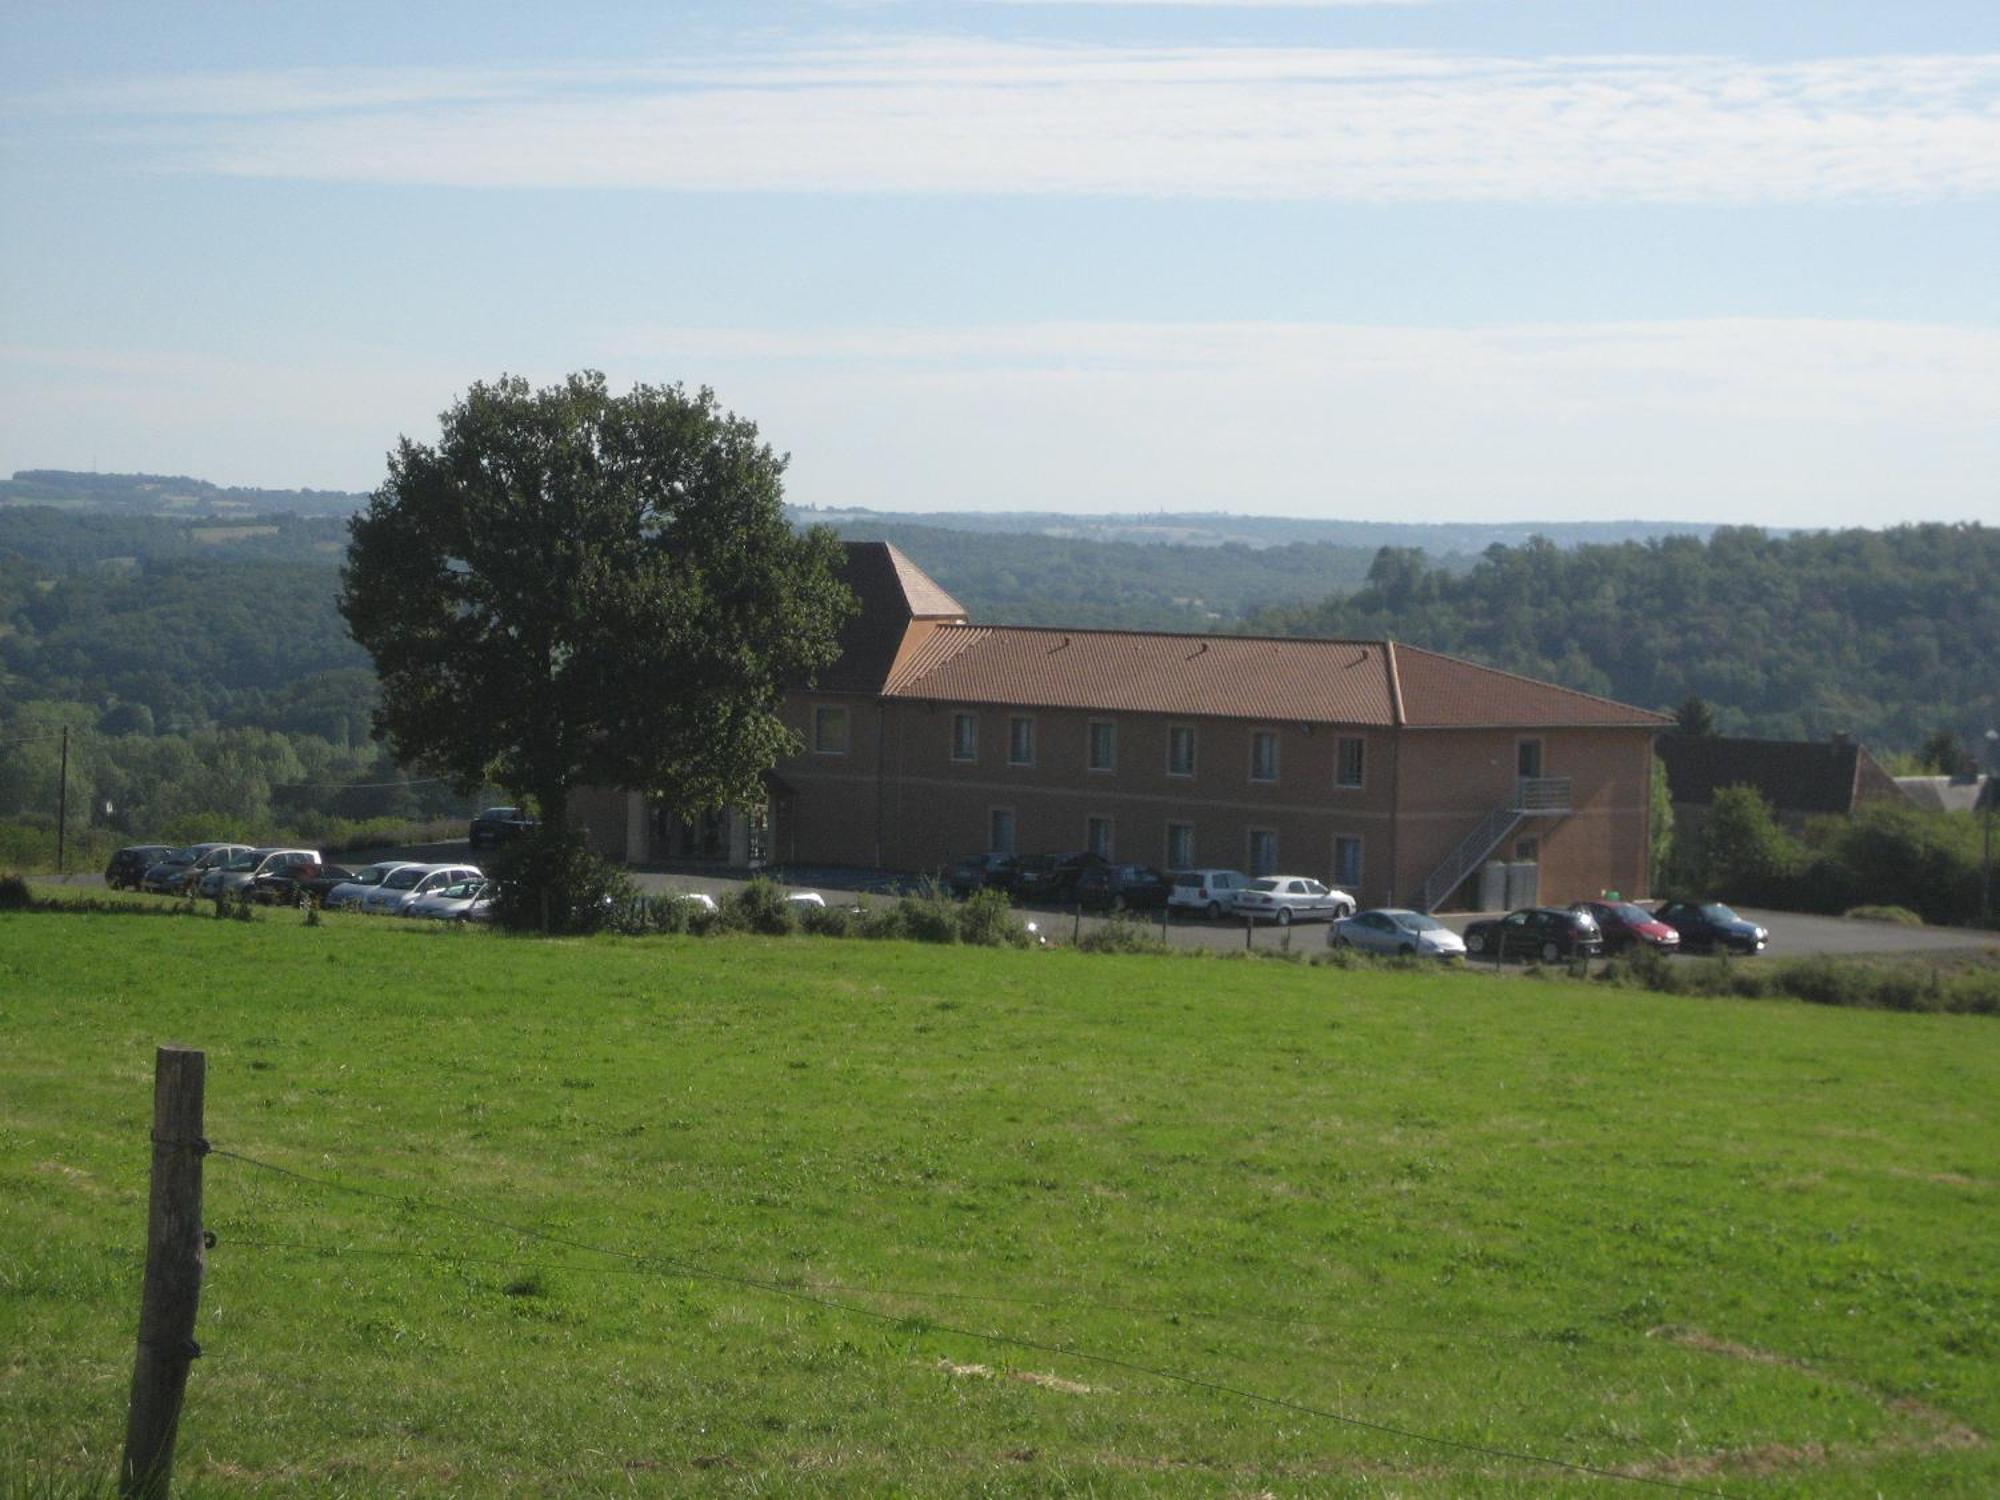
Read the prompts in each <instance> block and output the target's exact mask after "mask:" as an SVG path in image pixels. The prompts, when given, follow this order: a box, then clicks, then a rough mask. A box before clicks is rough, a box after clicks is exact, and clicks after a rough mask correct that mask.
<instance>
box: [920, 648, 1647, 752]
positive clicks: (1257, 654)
mask: <svg viewBox="0 0 2000 1500" xmlns="http://www.w3.org/2000/svg"><path fill="white" fill-rule="evenodd" d="M885 692H886V693H887V695H888V696H890V697H894V698H917V699H923V700H927V701H931V702H949V703H996V704H1016V703H1017V704H1021V705H1023V706H1032V707H1042V708H1080V709H1098V710H1102V711H1104V712H1107V713H1112V712H1119V713H1159V714H1185V715H1189V716H1197V715H1205V716H1210V717H1217V718H1231V719H1267V720H1271V721H1273V722H1279V723H1302V724H1362V725H1380V726H1385V727H1386V726H1388V725H1392V724H1396V723H1399V722H1400V723H1405V724H1409V725H1412V726H1417V727H1422V728H1472V727H1493V726H1516V725H1519V726H1533V727H1538V728H1547V727H1552V726H1558V725H1579V726H1600V725H1602V726H1632V727H1643V728H1653V727H1656V726H1658V725H1660V724H1664V723H1667V722H1670V721H1669V720H1667V719H1666V718H1665V716H1664V715H1661V714H1655V713H1650V712H1648V711H1647V710H1645V709H1641V708H1632V707H1630V706H1628V705H1626V704H1622V703H1614V702H1612V701H1611V700H1610V699H1608V698H1596V697H1592V696H1591V695H1590V694H1588V693H1578V692H1572V691H1571V690H1570V689H1568V688H1561V687H1556V686H1554V685H1553V684H1550V683H1544V682H1535V681H1533V680H1532V679H1530V678H1526V677H1516V676H1514V675H1512V674H1511V673H1507V672H1496V671H1494V670H1493V669H1492V668H1491V667H1482V666H1480V665H1478V664H1477V663H1475V662H1469V661H1462V660H1460V659H1458V658H1457V657H1451V656H1441V655H1439V654H1438V653H1436V652H1434V651H1424V650H1421V649H1418V648H1414V647H1410V646H1403V645H1393V644H1391V643H1389V642H1386V641H1332V640H1313V639H1306V638H1296V637H1283V638H1269V637H1260V636H1229V635H1172V634H1165V633H1160V632H1153V631H1116V630H1046V629H1027V628H1021V627H1005V626H1003V627H994V626H980V625H947V626H943V627H941V628H939V629H938V630H936V631H934V632H933V633H932V634H931V636H930V637H929V639H927V640H926V641H925V642H924V643H923V644H922V645H921V646H919V647H918V648H917V649H916V650H915V651H914V652H912V653H911V655H910V656H909V657H908V658H906V659H905V661H904V662H903V664H902V666H901V667H900V668H899V670H898V671H897V673H896V675H895V677H894V679H893V680H892V681H891V682H890V683H889V685H888V687H887V688H886V689H885ZM1399 700H1400V701H1399Z"/></svg>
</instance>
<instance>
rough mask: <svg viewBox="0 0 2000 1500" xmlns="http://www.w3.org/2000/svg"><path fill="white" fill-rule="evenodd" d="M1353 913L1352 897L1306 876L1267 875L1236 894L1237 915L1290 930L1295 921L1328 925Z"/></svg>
mask: <svg viewBox="0 0 2000 1500" xmlns="http://www.w3.org/2000/svg"><path fill="white" fill-rule="evenodd" d="M1353 910H1354V898H1353V897H1352V896H1350V895H1348V894H1347V892H1345V891H1337V890H1335V889H1334V888H1333V887H1332V886H1330V885H1321V884H1320V883H1319V882H1318V881H1317V880H1314V879H1312V878H1311V877H1310V876H1306V875H1266V876H1264V877H1262V878H1261V879H1258V880H1253V881H1251V882H1250V883H1249V884H1248V885H1246V886H1244V887H1243V889H1242V890H1240V891H1238V892H1237V893H1236V914H1237V915H1238V916H1239V917H1250V918H1252V919H1254V920H1256V921H1259V922H1276V923H1277V924H1278V925H1279V926H1280V927H1289V926H1291V925H1292V923H1294V922H1299V921H1306V922H1313V921H1323V922H1330V921H1332V920H1333V919H1334V918H1336V917H1345V916H1348V915H1350V914H1351V913H1352V912H1353Z"/></svg>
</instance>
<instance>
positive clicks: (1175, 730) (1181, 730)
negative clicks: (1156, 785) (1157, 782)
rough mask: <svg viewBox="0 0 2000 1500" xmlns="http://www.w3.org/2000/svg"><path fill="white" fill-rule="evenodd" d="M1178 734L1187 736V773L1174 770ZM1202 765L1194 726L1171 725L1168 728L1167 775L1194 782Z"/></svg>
mask: <svg viewBox="0 0 2000 1500" xmlns="http://www.w3.org/2000/svg"><path fill="white" fill-rule="evenodd" d="M1177 734H1185V735H1186V736H1187V747H1188V763H1187V769H1186V770H1185V771H1180V770H1176V769H1175V768H1174V736H1175V735H1177ZM1200 764H1201V762H1200V760H1199V747H1198V745H1197V742H1196V739H1195V732H1194V725H1192V724H1169V725H1168V726H1167V774H1168V775H1169V776H1174V777H1179V778H1182V779H1184V780H1188V781H1192V780H1193V779H1194V774H1195V770H1196V768H1197V767H1198V766H1199V765H1200Z"/></svg>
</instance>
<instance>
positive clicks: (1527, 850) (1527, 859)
mask: <svg viewBox="0 0 2000 1500" xmlns="http://www.w3.org/2000/svg"><path fill="white" fill-rule="evenodd" d="M1541 857H1542V841H1541V840H1540V839H1522V840H1520V841H1519V842H1518V843H1516V844H1515V845H1514V858H1515V859H1517V860H1519V861H1521V862H1522V863H1524V864H1533V863H1535V861H1536V860H1538V859H1540V858H1541Z"/></svg>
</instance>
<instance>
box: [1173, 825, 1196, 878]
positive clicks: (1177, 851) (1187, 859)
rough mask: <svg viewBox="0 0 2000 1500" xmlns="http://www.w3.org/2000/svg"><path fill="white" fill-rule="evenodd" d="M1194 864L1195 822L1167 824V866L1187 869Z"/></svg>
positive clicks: (1174, 868) (1175, 868)
mask: <svg viewBox="0 0 2000 1500" xmlns="http://www.w3.org/2000/svg"><path fill="white" fill-rule="evenodd" d="M1193 865H1194V824H1192V823H1169V824H1168V825H1167V868H1168V869H1169V870H1186V869H1190V868H1192V866H1193Z"/></svg>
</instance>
